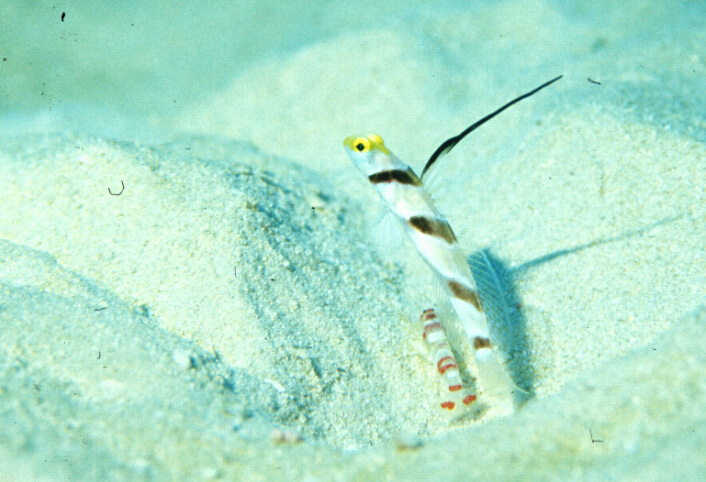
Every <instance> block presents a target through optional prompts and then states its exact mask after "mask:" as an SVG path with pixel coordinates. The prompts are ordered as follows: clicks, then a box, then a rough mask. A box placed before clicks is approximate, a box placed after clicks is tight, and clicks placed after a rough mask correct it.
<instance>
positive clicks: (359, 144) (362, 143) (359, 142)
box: [353, 137, 370, 152]
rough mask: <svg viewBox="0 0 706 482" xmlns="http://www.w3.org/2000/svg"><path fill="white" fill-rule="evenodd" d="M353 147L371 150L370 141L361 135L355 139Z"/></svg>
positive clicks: (359, 150)
mask: <svg viewBox="0 0 706 482" xmlns="http://www.w3.org/2000/svg"><path fill="white" fill-rule="evenodd" d="M353 148H354V149H355V150H356V151H358V152H367V151H369V150H370V141H369V140H368V139H366V138H365V137H359V138H357V139H356V140H354V141H353Z"/></svg>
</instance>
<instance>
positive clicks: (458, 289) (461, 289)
mask: <svg viewBox="0 0 706 482" xmlns="http://www.w3.org/2000/svg"><path fill="white" fill-rule="evenodd" d="M448 285H449V289H450V290H451V293H453V295H454V296H455V297H456V298H458V299H459V300H463V301H465V302H467V303H470V304H472V305H473V306H475V307H476V309H477V310H478V311H480V312H482V311H483V305H482V304H481V302H480V298H479V297H478V293H476V292H475V291H473V290H472V289H470V288H469V287H467V286H464V285H462V284H461V283H459V282H458V281H454V280H449V282H448Z"/></svg>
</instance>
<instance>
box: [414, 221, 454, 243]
mask: <svg viewBox="0 0 706 482" xmlns="http://www.w3.org/2000/svg"><path fill="white" fill-rule="evenodd" d="M407 222H408V223H409V225H410V226H412V227H413V228H414V229H416V230H417V231H419V232H420V233H424V234H428V235H429V236H434V237H437V238H441V239H443V240H444V241H446V242H447V243H449V244H453V243H455V242H456V235H455V234H454V232H453V230H452V229H451V226H449V223H447V222H446V220H444V219H434V218H427V217H424V216H412V217H411V218H409V219H408V220H407Z"/></svg>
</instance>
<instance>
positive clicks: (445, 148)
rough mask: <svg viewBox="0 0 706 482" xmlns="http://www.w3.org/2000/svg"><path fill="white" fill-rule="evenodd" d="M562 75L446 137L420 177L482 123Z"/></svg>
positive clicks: (554, 80)
mask: <svg viewBox="0 0 706 482" xmlns="http://www.w3.org/2000/svg"><path fill="white" fill-rule="evenodd" d="M562 77H563V75H560V76H559V77H557V78H555V79H552V80H550V81H549V82H547V83H544V84H542V85H540V86H539V87H537V88H536V89H534V90H532V91H530V92H527V93H526V94H524V95H521V96H519V97H518V98H516V99H515V100H512V101H510V102H508V103H507V104H505V105H504V106H502V107H501V108H499V109H498V110H496V111H495V112H493V113H491V114H488V115H487V116H485V117H483V118H482V119H481V120H479V121H478V122H476V123H474V124H472V125H471V126H470V127H468V128H467V129H466V130H465V131H463V132H461V133H460V134H459V135H457V136H454V137H452V138H450V139H446V140H445V141H444V142H443V144H441V145H440V146H439V147H438V148H437V149H436V150H435V151H434V154H432V155H431V157H430V158H429V160H428V161H427V164H426V166H424V170H423V171H422V175H421V176H419V177H420V178H424V174H426V172H427V171H428V170H429V168H430V167H431V166H432V164H434V163H435V162H436V161H437V159H439V158H440V157H441V156H443V155H445V154H448V153H449V151H450V150H451V149H453V148H454V147H455V146H456V144H458V143H459V142H461V140H462V139H463V138H464V137H466V136H467V135H468V134H470V133H471V132H473V131H474V130H476V129H477V128H478V127H480V126H482V125H483V124H485V123H486V122H487V121H489V120H490V119H492V118H493V117H495V116H496V115H498V114H500V113H501V112H502V111H504V110H505V109H507V108H508V107H510V106H511V105H513V104H516V103H518V102H519V101H521V100H522V99H526V98H527V97H529V96H531V95H532V94H535V93H537V92H539V91H540V90H542V89H543V88H545V87H546V86H548V85H549V84H551V83H553V82H556V81H557V80H559V79H561V78H562Z"/></svg>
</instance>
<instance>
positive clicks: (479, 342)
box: [473, 336, 490, 350]
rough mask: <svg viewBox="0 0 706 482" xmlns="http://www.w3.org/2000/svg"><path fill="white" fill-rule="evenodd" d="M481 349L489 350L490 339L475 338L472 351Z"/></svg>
mask: <svg viewBox="0 0 706 482" xmlns="http://www.w3.org/2000/svg"><path fill="white" fill-rule="evenodd" d="M481 348H490V339H488V338H484V337H482V336H477V337H475V338H474V339H473V349H474V350H480V349H481Z"/></svg>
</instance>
